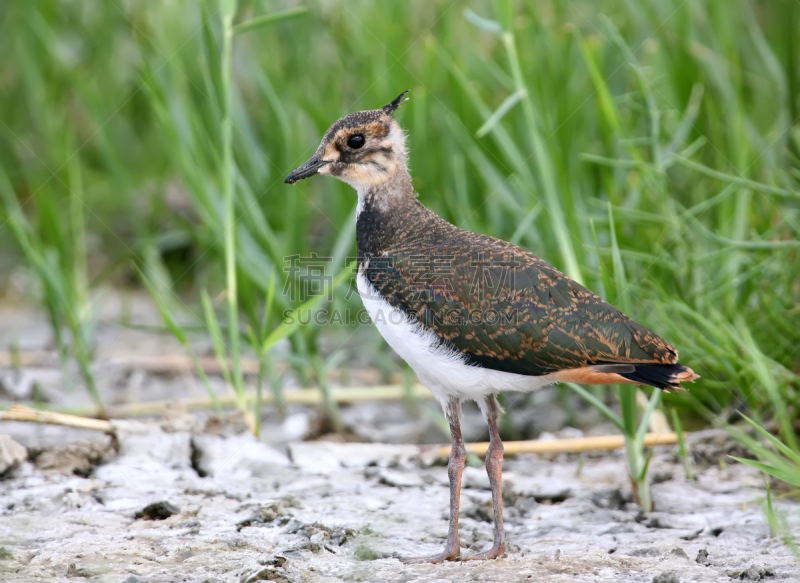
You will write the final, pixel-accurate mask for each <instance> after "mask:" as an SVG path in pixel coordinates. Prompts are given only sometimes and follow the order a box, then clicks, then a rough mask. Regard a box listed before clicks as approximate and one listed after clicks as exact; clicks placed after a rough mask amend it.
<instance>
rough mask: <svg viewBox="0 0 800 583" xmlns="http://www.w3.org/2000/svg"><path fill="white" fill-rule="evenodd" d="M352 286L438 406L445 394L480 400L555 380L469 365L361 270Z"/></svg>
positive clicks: (539, 385)
mask: <svg viewBox="0 0 800 583" xmlns="http://www.w3.org/2000/svg"><path fill="white" fill-rule="evenodd" d="M356 285H357V287H358V293H359V295H360V296H361V300H362V301H363V302H364V307H365V308H366V310H367V312H368V313H369V316H370V318H371V319H372V322H373V323H374V324H375V326H377V328H378V331H379V332H380V333H381V336H383V338H384V339H385V340H386V342H388V343H389V346H391V347H392V349H393V350H394V351H395V352H396V353H397V354H399V355H400V357H401V358H402V359H403V360H405V361H406V362H407V363H408V365H409V366H410V367H411V368H412V370H413V371H414V372H415V373H416V375H417V377H419V380H420V382H421V383H422V384H423V385H425V386H426V387H427V388H428V389H429V390H430V391H431V392H432V393H433V395H434V396H435V397H436V399H437V400H438V401H439V402H440V403H441V404H442V406H445V404H446V402H447V400H448V398H449V397H458V398H460V399H474V400H476V401H481V400H482V399H483V398H484V397H487V396H488V395H491V394H494V393H497V392H499V391H534V390H536V389H539V388H541V387H544V386H546V385H549V384H552V383H554V382H555V380H554V379H551V378H549V375H544V376H529V375H520V374H514V373H508V372H501V371H496V370H491V369H486V368H482V367H479V366H471V365H469V364H467V363H466V358H465V357H464V356H463V355H461V354H458V353H457V352H455V351H454V350H452V349H450V348H448V347H447V346H445V345H443V344H441V343H440V342H439V339H438V338H437V337H436V335H435V334H434V333H433V332H431V331H430V330H425V329H424V328H423V327H422V326H421V325H420V324H418V323H417V322H415V321H414V320H413V319H411V318H409V317H408V316H406V315H405V314H404V313H403V312H402V311H401V310H399V309H397V308H393V307H392V306H391V305H390V304H389V303H388V302H387V301H386V300H384V299H383V298H382V297H381V296H380V294H379V293H378V291H377V290H376V289H375V287H374V286H373V285H372V284H371V283H370V282H369V280H368V279H367V277H366V276H365V275H364V274H363V273H362V272H361V270H359V273H358V276H357V278H356Z"/></svg>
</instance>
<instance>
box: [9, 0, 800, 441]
mask: <svg viewBox="0 0 800 583" xmlns="http://www.w3.org/2000/svg"><path fill="white" fill-rule="evenodd" d="M301 8H306V9H307V11H305V12H304V11H303V10H301ZM294 9H297V10H294ZM287 10H288V11H289V12H283V11H287ZM226 14H228V15H229V16H230V18H231V21H230V22H231V23H232V24H233V25H236V24H239V23H244V22H248V21H251V19H254V18H259V17H262V16H264V15H276V14H277V16H278V17H280V18H278V17H276V18H275V19H274V21H273V22H270V23H267V24H263V25H260V26H253V27H252V28H250V29H249V30H243V29H239V32H241V34H236V35H235V36H233V37H232V39H231V43H230V47H229V48H230V54H229V58H228V59H227V62H228V63H230V70H229V71H228V70H227V68H226V65H225V62H226V53H225V50H226V48H225V46H226V40H225V39H226V36H225V30H226V29H225V28H224V17H225V15H226ZM0 22H1V23H2V24H0V55H2V56H3V58H2V59H0V168H1V171H0V194H2V197H0V200H2V206H1V207H0V241H2V254H1V255H0V261H1V262H2V270H3V273H4V274H6V275H8V274H11V273H13V272H15V271H18V270H23V271H25V272H29V273H31V274H32V276H33V279H34V280H35V281H39V282H40V285H38V286H36V287H35V290H37V291H36V294H37V295H36V296H34V298H35V299H38V300H40V302H41V305H42V307H43V308H44V309H45V310H46V311H47V313H48V315H49V317H50V320H51V322H52V323H53V327H54V330H55V331H56V335H57V336H58V335H59V334H63V338H61V340H60V341H59V342H60V345H61V346H62V348H61V350H62V352H63V354H64V355H65V358H66V357H74V358H76V359H77V360H78V361H79V362H85V363H90V362H91V360H92V355H93V354H94V351H96V349H97V347H96V346H94V343H93V340H92V334H91V321H92V315H91V312H92V306H91V300H90V297H91V296H90V291H91V290H92V289H95V288H97V287H100V286H108V285H111V286H114V287H117V288H130V287H141V286H142V278H141V277H140V275H139V274H138V273H137V271H136V270H137V268H138V269H141V271H142V273H143V274H144V276H145V279H146V280H147V281H148V282H149V283H150V286H151V292H152V293H153V294H155V295H156V297H157V298H158V299H160V300H163V301H164V306H163V308H164V310H166V311H167V312H169V311H170V310H183V311H186V309H187V308H186V307H185V306H189V312H190V313H191V314H192V317H194V318H196V320H195V323H196V326H195V328H197V329H200V330H208V331H209V332H210V333H211V334H212V336H214V335H215V334H216V335H217V336H218V337H219V338H221V339H227V340H226V342H227V344H226V347H225V348H224V350H225V351H228V352H229V353H230V354H232V355H234V356H236V355H238V354H239V351H240V350H248V349H247V346H251V345H252V346H253V347H255V350H256V352H258V349H259V347H260V348H262V349H263V354H260V355H259V356H262V357H263V358H264V359H266V360H267V361H269V359H270V358H272V357H273V356H274V355H273V354H272V351H271V350H272V347H273V346H274V344H275V342H277V341H278V340H280V339H282V338H285V337H288V338H289V339H290V342H291V354H292V358H294V359H295V360H294V361H293V362H295V363H297V362H299V363H301V364H302V363H303V362H307V363H310V365H311V367H312V368H313V367H316V368H318V365H325V366H327V365H329V364H330V363H331V362H332V360H331V358H332V357H334V360H335V361H336V362H337V363H340V364H341V363H342V362H346V360H347V359H348V358H349V357H352V356H353V354H354V352H358V353H359V354H361V355H362V356H363V354H364V351H366V356H365V357H363V358H364V361H365V362H368V363H370V365H372V366H378V367H382V368H383V369H385V370H388V371H392V370H398V367H401V365H399V364H398V363H397V362H396V361H395V360H393V359H392V358H391V357H390V356H388V354H389V353H388V349H387V348H386V347H385V346H384V345H383V344H382V343H381V342H378V341H377V332H376V331H374V330H373V329H372V328H371V327H361V328H360V329H359V330H358V333H357V334H355V336H354V334H353V327H352V326H347V325H345V326H340V325H330V326H307V327H286V326H284V327H282V328H281V324H280V322H281V314H282V313H283V310H285V309H286V308H287V307H297V302H293V300H292V298H290V297H289V295H285V294H283V293H282V290H284V289H285V287H284V283H285V282H284V280H285V278H286V277H287V274H286V272H285V271H284V268H285V262H284V258H285V257H287V256H291V255H297V254H299V255H308V254H310V253H311V252H314V253H317V254H318V255H320V256H333V257H334V258H335V260H334V263H333V264H332V265H334V266H335V267H334V268H333V270H334V273H338V272H339V270H340V269H342V268H343V267H344V266H345V258H347V257H352V256H353V255H354V254H355V238H354V229H355V227H354V208H355V202H356V201H355V193H354V192H353V191H352V190H351V189H350V188H349V187H348V186H346V185H344V184H341V183H339V182H337V181H334V180H326V179H317V180H310V181H304V182H302V183H300V184H298V185H297V186H295V187H289V186H287V185H284V184H283V183H282V181H283V178H284V177H285V176H286V174H287V173H288V172H289V171H291V170H292V169H293V168H295V167H296V166H298V165H299V164H300V163H302V162H303V161H304V160H305V159H307V158H308V157H309V156H310V155H311V154H312V153H313V152H314V150H315V149H316V147H317V144H318V142H319V139H320V137H321V136H322V133H323V132H324V130H325V129H326V128H327V127H328V125H330V124H331V123H332V122H334V121H335V120H336V119H338V118H339V117H341V116H342V115H344V114H347V113H349V112H352V111H355V110H359V109H373V108H377V107H380V106H382V105H383V104H385V103H387V102H388V101H390V100H391V99H392V98H394V97H395V96H396V95H397V94H398V93H399V92H400V91H402V90H404V89H410V90H411V93H410V97H411V100H410V101H409V102H407V103H406V104H404V105H403V107H402V108H401V110H400V111H399V112H398V119H399V120H400V122H401V124H402V125H403V126H404V127H405V128H406V129H407V130H408V132H409V145H410V151H411V158H410V162H411V169H412V175H413V178H414V186H415V188H416V189H417V191H418V192H419V193H420V200H421V201H422V202H423V204H425V205H427V206H428V207H430V208H432V209H433V210H434V211H436V212H437V213H439V214H441V215H442V216H444V217H446V218H447V219H448V220H450V221H452V222H453V223H455V224H456V225H458V226H460V227H463V228H465V229H469V230H474V231H480V232H483V233H487V234H491V235H494V236H497V237H501V238H505V239H508V240H511V241H513V242H515V243H518V244H520V245H521V246H523V247H525V248H526V249H529V250H531V251H533V252H534V253H535V254H537V255H538V256H540V257H542V258H544V259H546V260H547V261H549V262H551V263H553V264H554V265H556V266H557V267H558V268H560V269H561V270H563V271H564V272H565V273H567V274H568V275H570V276H572V277H573V278H576V279H578V280H580V281H581V282H582V283H584V284H585V285H587V286H588V287H590V288H591V289H593V290H594V291H596V292H597V293H599V294H601V295H603V296H604V297H606V298H607V299H608V300H610V301H611V302H612V303H615V304H616V305H617V306H618V307H620V308H622V309H623V310H625V311H627V312H628V313H630V314H631V315H632V316H633V317H635V318H636V319H637V320H638V321H640V322H641V323H643V324H645V325H646V326H648V327H650V328H652V329H654V330H655V331H657V332H658V333H659V334H660V335H662V336H664V337H665V338H666V339H668V340H669V341H670V342H672V343H673V344H675V345H676V346H677V347H678V349H679V350H680V352H681V357H682V358H681V362H684V363H685V364H687V365H690V366H691V367H692V368H693V369H694V370H695V371H696V372H698V373H699V374H700V375H701V376H702V377H703V378H702V380H701V381H700V382H699V383H698V384H696V385H695V386H694V387H693V389H694V390H693V391H691V392H689V393H688V394H681V395H675V396H668V397H667V399H669V400H670V401H669V402H670V403H671V404H673V405H676V406H680V407H682V408H683V409H684V410H685V409H687V408H688V409H689V410H691V411H694V412H697V413H709V412H710V413H712V414H719V415H722V416H723V418H724V417H725V416H727V415H729V414H730V413H731V412H732V411H734V410H737V409H741V410H746V411H749V412H750V414H753V415H755V416H756V417H757V418H759V419H762V420H764V421H765V422H771V421H772V420H773V419H774V420H775V421H777V422H778V423H779V424H781V426H782V427H783V428H784V429H788V428H789V425H787V424H790V422H791V420H793V419H795V418H796V408H797V404H798V390H800V385H799V382H798V374H800V349H798V347H799V346H800V302H799V301H798V298H800V241H799V240H798V231H800V119H798V116H800V96H799V94H800V35H798V31H799V30H800V4H799V3H798V2H796V1H795V0H783V1H780V0H772V1H760V2H756V1H745V0H705V1H700V0H647V1H633V0H570V1H560V0H553V1H547V0H540V1H536V2H498V3H480V2H474V1H467V0H464V1H462V0H455V1H449V0H447V1H431V0H424V1H423V0H420V1H404V2H370V1H366V0H355V1H347V2H340V1H335V0H307V1H305V2H302V3H301V2H288V1H287V2H259V1H255V0H251V1H247V0H242V1H241V2H240V3H239V6H238V9H237V10H236V11H235V14H233V13H230V14H229V6H227V5H226V4H225V3H224V2H223V4H217V2H215V1H207V2H197V1H188V0H169V1H161V2H159V1H153V0H109V1H107V2H89V1H87V0H70V1H63V0H39V1H37V2H3V3H2V4H0ZM251 22H252V21H251ZM255 24H258V22H256V23H255ZM228 73H229V77H228ZM228 111H229V112H230V117H229V120H230V125H229V126H227V127H229V128H230V140H231V141H230V147H231V150H230V153H231V157H228V156H227V154H226V150H225V146H224V143H225V140H226V138H225V132H226V131H228V130H226V129H225V128H226V124H227V123H228V122H227V121H226V120H227V119H228V116H227V112H228ZM227 184H230V185H231V189H232V190H231V191H230V194H231V195H232V196H231V197H230V198H229V199H226V192H227V191H226V185H227ZM226 201H227V202H229V203H230V204H231V205H232V207H226ZM226 208H228V210H230V208H233V210H234V211H235V212H234V215H235V216H232V218H231V217H229V216H228V215H227V214H226V212H227V211H226ZM226 217H227V218H230V219H231V223H235V225H234V226H235V231H234V234H233V235H232V236H231V238H230V239H226V236H225V234H226V231H225V220H226ZM234 219H235V221H234ZM226 242H227V245H226ZM226 252H228V253H230V254H229V255H227V258H228V261H229V265H230V264H231V263H230V262H231V261H232V262H233V263H232V264H235V266H236V269H235V270H229V271H227V272H226V268H225V265H226ZM232 277H233V280H232V279H231V278H232ZM3 279H4V280H5V283H6V284H8V278H7V277H4V278H3ZM234 280H235V282H236V288H237V291H236V300H237V302H234V303H233V304H229V306H228V307H229V310H228V312H227V316H225V317H222V316H220V319H221V320H222V321H224V324H221V325H219V326H218V327H219V328H220V329H219V330H217V331H216V332H215V330H214V325H213V324H214V322H215V319H214V315H213V312H214V311H215V309H214V308H215V307H218V308H220V310H219V311H220V313H222V312H223V309H222V307H221V305H217V306H211V305H210V304H211V302H208V305H207V306H206V309H205V310H204V309H203V307H201V306H202V302H201V297H202V295H203V291H204V290H207V291H208V293H209V294H210V297H216V296H217V294H219V293H220V292H222V291H224V290H225V289H226V288H227V289H230V285H229V284H230V283H231V281H234ZM340 282H341V285H340V286H339V287H338V289H337V291H336V292H335V293H334V299H333V307H338V308H345V307H350V308H352V309H353V310H357V309H358V307H359V300H358V298H357V297H356V296H355V294H353V295H352V297H350V298H349V299H345V296H346V289H347V286H348V285H349V276H342V277H340V278H339V279H338V280H337V283H340ZM290 284H291V282H290ZM270 290H277V291H274V294H273V295H271V294H270ZM168 298H169V302H168V301H167V299H168ZM176 298H180V300H179V301H178V300H177V299H176ZM32 299H33V298H32ZM170 302H172V304H170ZM223 303H224V302H223ZM170 306H172V307H170ZM231 306H233V311H235V312H236V315H232V313H231V310H230V308H231ZM314 307H315V308H321V307H330V306H323V305H321V304H319V303H318V304H315V305H314ZM209 308H210V309H209ZM265 311H266V317H265V314H264V312H265ZM238 318H240V319H241V320H239V319H238ZM239 325H241V328H240V330H241V333H240V334H231V331H232V329H233V328H232V326H234V327H237V328H238V327H239ZM276 331H277V332H276ZM273 333H274V334H273ZM271 335H272V336H271ZM234 339H235V341H233V342H232V340H234ZM359 339H360V340H359ZM239 343H241V344H242V345H243V346H242V347H238V346H237V344H239ZM231 344H232V346H231ZM356 347H357V348H356ZM87 366H88V365H87ZM87 373H88V369H87ZM88 374H90V373H88ZM237 374H239V373H237V371H235V370H232V371H231V375H232V381H231V382H232V384H234V385H235V384H236V383H237V381H236V379H235V378H234V377H235V376H236V375H237ZM314 380H315V379H309V382H311V383H312V384H313V382H314ZM87 382H88V381H87ZM786 435H788V434H786ZM786 435H785V437H786ZM787 439H788V437H787Z"/></svg>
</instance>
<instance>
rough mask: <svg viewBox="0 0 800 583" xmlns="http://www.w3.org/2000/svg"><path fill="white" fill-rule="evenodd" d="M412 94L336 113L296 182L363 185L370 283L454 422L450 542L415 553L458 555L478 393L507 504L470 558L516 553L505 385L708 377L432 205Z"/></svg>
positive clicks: (585, 293) (390, 334) (375, 311)
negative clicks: (470, 416)
mask: <svg viewBox="0 0 800 583" xmlns="http://www.w3.org/2000/svg"><path fill="white" fill-rule="evenodd" d="M405 93H406V92H403V93H401V94H400V95H399V96H398V97H397V98H396V99H395V100H394V101H392V102H391V103H389V104H388V105H385V106H384V107H382V108H380V109H375V110H371V111H359V112H356V113H352V114H350V115H348V116H346V117H343V118H342V119H340V120H339V121H337V122H336V123H334V124H333V125H332V126H331V127H330V128H328V131H327V132H325V135H324V136H323V138H322V142H321V143H320V145H319V148H318V149H317V151H316V154H315V155H314V156H313V157H312V158H311V159H310V160H308V161H307V162H306V163H305V164H303V165H302V166H300V167H299V168H297V170H295V171H294V172H292V173H291V174H289V176H287V177H286V180H285V182H287V183H289V184H294V183H295V182H297V181H298V180H301V179H303V178H308V177H309V176H313V175H315V174H322V175H325V176H333V177H335V178H338V179H339V180H342V181H344V182H346V183H347V184H349V185H350V186H352V187H353V188H355V189H356V191H357V192H358V205H357V210H356V215H357V216H356V221H357V227H356V237H357V240H358V273H357V280H356V283H357V287H358V291H359V294H360V295H361V298H362V300H363V302H364V306H365V308H366V309H367V311H368V312H369V315H370V317H371V318H372V321H373V322H374V324H375V325H376V326H377V327H378V330H379V331H380V333H381V335H382V336H383V337H384V338H385V339H386V341H387V342H388V343H389V345H390V346H391V347H392V348H393V349H394V350H395V351H396V352H397V353H398V354H399V355H400V356H401V357H402V358H403V359H404V360H405V361H406V362H407V363H408V364H409V365H410V366H411V368H412V369H413V370H414V372H415V373H416V374H417V376H418V377H419V380H420V381H421V382H422V383H423V384H424V385H425V386H426V387H427V388H428V389H430V391H431V392H432V393H433V394H434V396H435V397H436V399H437V400H438V401H439V403H440V404H441V406H442V408H443V409H444V413H445V416H446V417H447V421H448V423H449V424H450V434H451V439H452V449H451V453H450V459H449V464H448V475H449V478H450V525H449V531H448V536H447V543H446V544H445V548H444V551H443V552H441V553H440V554H438V555H434V556H432V557H425V558H419V559H408V561H411V562H432V563H438V562H441V561H452V560H457V559H459V555H460V550H461V549H460V544H459V538H458V504H459V496H460V492H461V473H462V470H463V468H464V459H465V457H466V451H465V448H464V444H463V442H462V439H461V426H460V416H461V402H462V401H464V400H465V399H473V400H475V401H477V403H478V405H479V406H480V408H481V410H482V411H483V414H484V416H485V418H486V421H487V423H488V425H489V443H490V445H489V449H488V451H487V452H486V471H487V473H488V474H489V480H490V483H491V489H492V503H493V507H494V544H493V545H492V547H491V548H490V549H489V550H487V551H485V552H482V553H478V554H476V555H472V556H469V557H466V559H493V558H495V557H498V556H500V555H502V554H503V553H504V552H505V550H506V537H505V532H504V530H503V506H502V500H503V499H502V495H501V469H502V459H503V444H502V442H501V441H500V436H499V435H498V430H497V422H498V417H499V415H500V414H501V412H502V411H501V409H500V406H499V404H498V402H497V399H496V398H495V395H496V394H497V393H498V392H500V391H534V390H536V389H539V388H541V387H543V386H546V385H549V384H551V383H556V382H559V381H569V382H574V383H582V384H589V385H593V384H607V383H628V384H632V385H640V384H641V385H651V386H653V387H657V388H659V389H662V390H671V389H678V388H680V384H679V383H681V382H683V381H692V380H694V379H696V378H698V377H697V375H696V374H695V373H694V372H693V371H692V370H691V369H690V368H688V367H686V366H683V365H680V364H678V352H677V351H676V350H675V348H673V347H672V346H670V345H669V344H667V342H665V341H664V340H662V339H661V338H659V337H658V336H656V335H655V334H654V333H652V332H650V331H649V330H648V329H646V328H644V327H643V326H641V325H639V324H637V323H636V322H634V321H633V320H631V319H630V318H628V317H627V316H626V315H625V314H623V313H622V312H620V311H619V310H618V309H617V308H615V307H614V306H612V305H610V304H608V303H607V302H605V301H604V300H603V299H601V298H600V297H598V296H596V295H594V294H593V293H592V292H590V291H589V290H588V289H586V288H585V287H583V286H581V285H579V284H578V283H576V282H574V281H572V280H571V279H569V278H568V277H566V276H565V275H564V274H562V273H561V272H559V271H558V270H557V269H555V268H554V267H552V266H551V265H549V264H547V263H545V262H544V261H542V260H541V259H539V258H538V257H535V256H534V255H533V254H531V253H529V252H528V251H526V250H524V249H521V248H519V247H517V246H516V245H512V244H511V243H507V242H505V241H501V240H499V239H495V238H494V237H489V236H486V235H480V234H477V233H470V232H468V231H463V230H461V229H459V228H457V227H455V226H454V225H451V224H450V223H448V222H447V221H445V220H444V219H442V218H440V217H439V216H437V215H435V214H434V213H433V212H431V211H430V210H428V209H427V208H425V207H424V206H422V204H420V202H419V201H418V200H417V195H416V193H415V192H414V189H413V187H412V186H411V176H410V175H409V173H408V165H407V151H406V144H405V136H404V134H403V130H402V129H401V128H400V125H399V124H398V123H397V121H395V120H394V118H393V117H392V114H393V112H394V111H395V110H396V109H397V108H398V107H399V106H400V104H401V102H402V101H404V95H405Z"/></svg>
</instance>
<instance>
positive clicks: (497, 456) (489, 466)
mask: <svg viewBox="0 0 800 583" xmlns="http://www.w3.org/2000/svg"><path fill="white" fill-rule="evenodd" d="M482 409H483V413H484V415H486V421H487V422H488V424H489V449H488V450H486V473H487V474H489V484H490V485H491V487H492V509H493V510H494V544H493V545H492V548H490V549H489V550H488V551H483V552H482V553H478V554H476V555H470V556H469V557H466V558H465V559H463V560H465V561H475V560H482V559H496V558H497V557H499V556H501V555H502V554H503V553H505V552H506V531H505V529H504V528H503V490H502V488H503V477H502V474H503V442H502V441H500V434H499V433H498V431H497V420H498V418H499V417H500V413H501V411H502V410H501V409H500V404H499V403H498V402H497V399H496V398H495V397H494V395H491V396H489V397H487V398H486V402H485V405H484V407H482Z"/></svg>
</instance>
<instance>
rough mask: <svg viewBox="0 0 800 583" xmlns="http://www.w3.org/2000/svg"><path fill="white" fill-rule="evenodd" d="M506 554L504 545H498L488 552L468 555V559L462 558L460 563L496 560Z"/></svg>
mask: <svg viewBox="0 0 800 583" xmlns="http://www.w3.org/2000/svg"><path fill="white" fill-rule="evenodd" d="M505 552H506V543H504V542H503V543H500V544H496V545H494V546H493V547H492V548H490V549H489V550H488V551H483V552H481V553H477V554H474V555H469V556H468V557H463V558H461V559H460V560H461V561H488V560H491V559H496V558H497V557H501V556H503V555H504V554H505Z"/></svg>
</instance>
